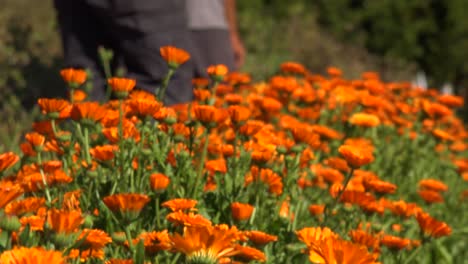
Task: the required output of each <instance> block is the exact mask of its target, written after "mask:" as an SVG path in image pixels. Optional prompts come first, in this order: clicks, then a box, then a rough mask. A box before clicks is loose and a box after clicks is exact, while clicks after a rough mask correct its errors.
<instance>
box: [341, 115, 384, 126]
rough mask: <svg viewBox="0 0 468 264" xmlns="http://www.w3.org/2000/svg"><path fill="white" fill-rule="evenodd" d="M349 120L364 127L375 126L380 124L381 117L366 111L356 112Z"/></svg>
mask: <svg viewBox="0 0 468 264" xmlns="http://www.w3.org/2000/svg"><path fill="white" fill-rule="evenodd" d="M348 121H349V123H351V124H353V125H356V126H363V127H375V126H378V125H379V124H380V119H379V117H377V116H376V115H372V114H366V113H355V114H353V115H352V116H351V117H350V118H349V120H348Z"/></svg>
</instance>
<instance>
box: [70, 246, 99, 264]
mask: <svg viewBox="0 0 468 264" xmlns="http://www.w3.org/2000/svg"><path fill="white" fill-rule="evenodd" d="M68 259H72V260H74V259H79V260H80V262H81V263H84V262H86V261H88V260H90V259H97V260H100V261H101V262H102V261H103V260H104V250H103V249H92V248H90V249H84V250H80V249H72V250H70V253H69V254H68ZM101 262H100V263H101Z"/></svg>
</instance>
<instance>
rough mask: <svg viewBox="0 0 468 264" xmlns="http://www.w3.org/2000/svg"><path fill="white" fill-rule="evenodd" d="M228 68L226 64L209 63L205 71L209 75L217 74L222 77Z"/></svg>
mask: <svg viewBox="0 0 468 264" xmlns="http://www.w3.org/2000/svg"><path fill="white" fill-rule="evenodd" d="M228 71H229V69H228V67H226V65H223V64H218V65H211V66H209V67H208V68H207V69H206V72H207V73H208V75H210V76H218V77H222V78H224V76H225V75H226V74H227V73H228Z"/></svg>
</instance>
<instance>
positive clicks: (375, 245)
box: [349, 229, 380, 251]
mask: <svg viewBox="0 0 468 264" xmlns="http://www.w3.org/2000/svg"><path fill="white" fill-rule="evenodd" d="M349 236H350V237H351V241H353V243H356V244H360V245H364V246H366V247H367V248H368V249H371V248H372V249H373V250H374V251H377V250H378V249H379V245H380V239H379V238H380V236H379V235H373V234H370V233H367V232H366V231H364V230H361V229H356V230H351V231H349Z"/></svg>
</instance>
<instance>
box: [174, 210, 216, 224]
mask: <svg viewBox="0 0 468 264" xmlns="http://www.w3.org/2000/svg"><path fill="white" fill-rule="evenodd" d="M166 219H167V221H169V222H171V223H173V224H174V225H176V226H209V225H211V222H210V220H208V219H206V218H205V217H203V216H202V215H199V214H194V213H192V212H190V213H184V212H182V211H175V212H172V213H170V214H168V215H167V216H166Z"/></svg>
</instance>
